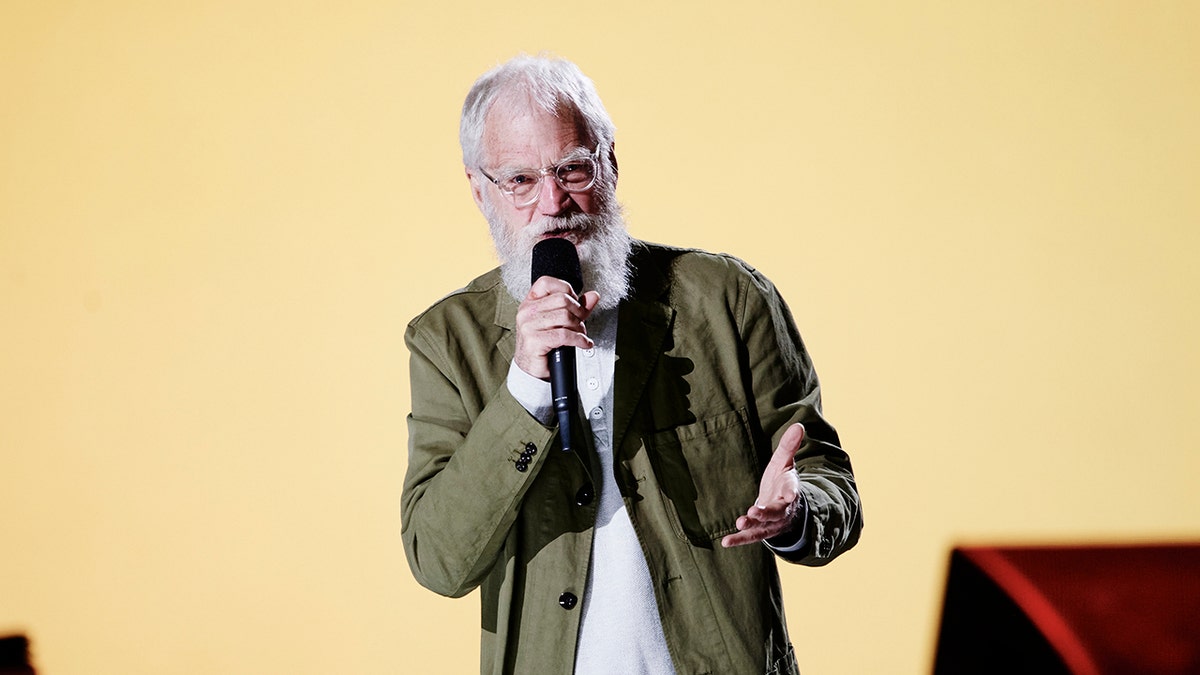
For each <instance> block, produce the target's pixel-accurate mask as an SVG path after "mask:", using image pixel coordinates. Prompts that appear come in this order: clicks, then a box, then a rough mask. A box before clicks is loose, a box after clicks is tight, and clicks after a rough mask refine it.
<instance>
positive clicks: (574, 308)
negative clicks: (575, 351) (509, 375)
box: [513, 277, 600, 380]
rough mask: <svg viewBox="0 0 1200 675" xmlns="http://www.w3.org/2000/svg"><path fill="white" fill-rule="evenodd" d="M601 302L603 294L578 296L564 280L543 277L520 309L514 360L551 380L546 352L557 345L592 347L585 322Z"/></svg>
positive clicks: (534, 285)
mask: <svg viewBox="0 0 1200 675" xmlns="http://www.w3.org/2000/svg"><path fill="white" fill-rule="evenodd" d="M599 301H600V294H598V293H596V291H587V292H586V293H584V294H583V295H582V296H580V297H579V298H578V299H576V297H575V293H574V291H572V290H571V285H570V284H568V283H567V282H565V281H563V280H562V279H555V278H554V277H542V278H540V279H538V280H537V281H535V282H534V283H533V286H532V287H531V288H530V289H529V295H527V296H525V299H524V300H522V301H521V306H520V307H519V308H518V309H517V351H516V353H515V354H514V355H513V361H516V363H517V366H518V367H520V369H521V370H523V371H525V372H527V373H529V374H530V375H532V376H534V377H536V378H540V379H542V380H548V379H550V369H549V368H548V367H547V365H546V355H547V354H549V353H550V350H552V349H554V348H556V347H579V348H580V349H588V348H590V347H592V346H593V343H592V339H591V338H589V337H588V336H587V329H586V328H584V325H583V322H584V320H586V319H587V318H588V316H590V315H591V313H592V310H593V309H595V308H596V303H597V302H599Z"/></svg>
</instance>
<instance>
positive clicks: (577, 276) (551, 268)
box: [529, 237, 583, 295]
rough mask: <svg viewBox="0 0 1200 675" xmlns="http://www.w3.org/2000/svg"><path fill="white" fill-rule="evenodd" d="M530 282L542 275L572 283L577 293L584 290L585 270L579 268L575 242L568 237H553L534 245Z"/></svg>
mask: <svg viewBox="0 0 1200 675" xmlns="http://www.w3.org/2000/svg"><path fill="white" fill-rule="evenodd" d="M529 276H530V279H529V283H533V282H535V281H537V280H538V279H541V278H542V277H554V278H555V279H562V280H563V281H565V282H567V283H568V284H571V288H572V289H574V291H575V294H576V295H579V294H580V293H582V292H583V270H581V269H580V268H579V253H578V252H577V251H576V250H575V244H572V243H571V242H570V241H567V240H566V239H561V238H558V237H551V238H550V239H543V240H541V241H539V242H538V243H537V244H534V246H533V264H532V265H531V266H530V274H529Z"/></svg>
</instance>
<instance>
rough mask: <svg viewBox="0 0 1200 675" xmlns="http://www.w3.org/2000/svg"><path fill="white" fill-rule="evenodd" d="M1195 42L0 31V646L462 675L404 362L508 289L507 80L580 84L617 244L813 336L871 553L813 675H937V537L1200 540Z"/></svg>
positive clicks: (683, 30) (1012, 34) (695, 25)
mask: <svg viewBox="0 0 1200 675" xmlns="http://www.w3.org/2000/svg"><path fill="white" fill-rule="evenodd" d="M567 4H568V5H569V4H570V3H567ZM335 5H336V8H334V6H335ZM1197 35H1200V5H1198V4H1196V3H1191V2H1133V1H1129V2H1091V3H1075V2H993V3H985V2H977V3H975V2H910V3H892V2H861V3H815V2H814V3H808V2H805V3H793V2H746V3H741V4H738V3H728V2H707V1H706V2H691V3H682V2H681V3H675V4H667V3H658V2H653V1H646V0H636V1H634V0H620V1H616V2H606V3H599V4H596V3H590V4H585V5H581V6H578V8H569V7H566V6H564V5H563V3H557V4H555V3H550V4H533V5H529V4H512V3H500V2H492V3H475V2H462V1H461V0H449V1H446V2H433V3H426V2H422V3H416V2H382V1H368V0H343V1H342V2H338V3H327V2H312V1H300V2H296V1H289V2H282V1H280V2H265V1H234V0H229V1H227V2H218V1H216V0H195V1H193V2H187V3H184V2H171V3H167V2H151V1H148V0H147V1H144V2H132V1H129V2H118V1H108V2H101V1H97V2H68V1H66V0H59V1H50V0H2V2H0V453H2V455H0V541H2V542H3V544H2V546H0V633H3V632H13V631H23V632H27V633H28V634H29V635H30V636H31V638H32V639H33V641H34V649H35V658H36V664H37V665H38V666H39V668H40V672H43V673H46V674H47V675H76V674H79V675H104V674H109V673H111V674H116V675H152V674H153V675H158V674H161V673H173V674H174V673H180V674H193V673H194V674H205V675H208V674H211V673H222V674H240V673H246V674H260V673H281V674H282V673H287V674H309V673H312V674H317V673H321V674H325V673H356V674H374V673H402V672H403V673H425V672H431V673H432V672H453V673H458V672H461V673H466V672H472V671H473V670H475V669H476V659H477V654H478V647H477V627H478V619H477V600H476V599H475V598H474V596H471V597H469V598H468V599H464V600H457V601H455V600H447V599H443V598H439V597H437V596H434V595H433V594H431V593H428V592H426V591H424V590H423V589H421V588H419V587H418V586H417V585H416V583H415V582H414V581H413V580H412V578H411V577H410V575H409V573H408V570H407V567H406V564H405V562H404V559H403V554H402V551H401V546H400V540H399V536H398V526H399V521H398V501H399V492H400V484H401V477H402V475H403V472H404V468H405V447H406V431H405V427H404V415H405V414H406V412H407V410H408V406H409V394H408V383H407V354H406V352H405V350H404V347H403V344H402V334H403V329H404V326H405V324H406V322H407V320H408V319H409V318H411V317H412V316H413V315H415V314H416V313H417V312H419V311H420V310H422V309H423V308H424V307H426V306H427V305H428V304H430V303H431V302H432V301H433V300H435V299H436V298H438V297H439V296H441V295H442V294H444V293H446V292H448V291H450V290H452V289H454V288H457V287H459V286H461V285H462V284H464V283H465V282H466V281H467V280H468V279H470V278H471V277H472V276H474V275H475V274H477V273H479V272H481V271H483V270H485V269H487V268H489V267H490V266H492V265H493V257H492V253H491V248H490V242H489V240H488V237H487V234H486V229H485V227H484V225H483V222H482V220H481V218H480V217H479V215H478V214H477V212H476V211H475V207H474V205H473V203H472V201H471V199H470V196H469V193H468V187H467V183H466V181H465V179H464V178H463V176H462V168H461V165H460V162H459V159H458V157H459V155H458V147H457V137H456V133H457V121H458V108H459V105H460V103H461V100H462V97H463V95H464V93H465V91H466V89H467V87H468V86H469V85H470V83H471V81H472V80H473V79H474V78H475V77H476V76H477V75H478V74H479V73H481V72H482V71H483V70H485V69H486V68H488V67H490V66H491V65H493V64H494V63H496V62H497V61H499V60H502V59H504V58H507V57H508V56H511V55H513V54H515V53H517V52H520V51H531V52H536V51H539V50H551V51H553V52H556V53H559V54H563V55H565V56H568V57H570V58H572V59H574V60H575V61H577V62H578V63H579V64H580V66H581V67H582V68H583V69H584V71H585V72H587V73H589V74H590V75H591V76H592V78H593V79H594V80H595V81H596V84H597V86H598V87H599V89H600V92H601V94H602V96H603V97H604V99H605V101H606V103H607V105H608V107H609V110H610V112H611V114H612V116H613V118H614V120H615V121H616V124H617V127H618V132H617V139H618V140H617V150H618V153H619V156H620V161H621V169H622V173H621V185H620V188H619V190H618V194H619V196H620V197H621V198H622V199H623V201H624V202H625V204H626V206H627V209H628V215H629V220H630V223H631V229H632V231H633V232H634V234H635V235H637V236H640V237H642V238H645V239H649V240H653V241H661V242H667V243H673V244H680V245H691V246H699V247H703V248H707V249H712V250H720V251H728V252H732V253H735V254H737V255H739V256H740V257H742V258H744V259H746V260H748V261H750V262H751V263H753V264H754V265H756V266H757V267H759V268H760V269H761V270H763V271H764V272H765V273H766V274H767V275H768V276H770V277H771V278H772V279H773V280H774V281H775V282H776V283H777V285H778V286H779V287H780V288H781V289H782V290H783V293H784V295H785V296H786V297H787V298H788V300H789V302H790V304H791V307H792V309H793V311H794V313H795V315H796V317H797V321H798V322H799V324H800V327H801V330H802V332H803V333H804V336H805V339H806V341H807V342H808V345H809V348H810V350H811V352H812V355H813V357H814V359H815V360H816V363H817V366H818V369H819V371H820V373H821V376H822V381H823V383H824V386H825V403H826V412H827V413H828V416H829V417H830V418H831V419H832V420H833V422H834V423H835V424H836V425H837V426H838V428H839V430H840V431H841V432H842V436H843V440H844V443H845V445H846V447H847V448H848V449H849V450H850V451H851V453H852V456H853V457H854V460H855V466H856V468H857V471H858V474H859V477H860V487H861V490H862V493H863V496H864V499H865V513H866V521H867V527H866V530H865V533H864V537H863V540H862V543H861V544H860V545H859V547H858V548H857V549H855V550H854V551H852V552H850V553H849V554H847V555H846V556H845V557H844V558H843V559H841V560H839V561H838V562H837V563H835V564H834V565H832V566H830V567H828V568H824V569H819V570H811V569H802V568H788V569H786V570H784V571H783V578H784V586H785V595H786V600H787V603H788V605H787V606H788V612H789V614H788V616H789V621H790V624H791V631H792V635H793V639H794V641H795V642H796V643H797V647H798V649H799V653H800V662H801V666H802V668H803V669H804V671H805V672H806V673H810V674H815V675H833V674H838V673H841V674H847V675H851V674H854V675H857V674H862V673H879V674H881V675H891V674H896V673H899V674H907V673H913V674H915V673H923V672H927V671H928V667H929V664H930V661H931V652H932V647H933V641H934V630H935V627H936V623H937V618H938V611H939V609H940V603H941V584H942V581H943V578H944V574H945V564H946V559H947V553H948V549H949V547H950V546H951V545H953V544H954V543H959V542H976V543H978V542H1021V543H1026V542H1061V541H1070V542H1096V541H1119V542H1127V541H1158V540H1180V539H1189V540H1194V539H1197V538H1200V490H1198V489H1197V485H1200V481H1198V480H1197V476H1198V475H1200V461H1198V460H1197V449H1198V447H1200V443H1198V441H1200V431H1198V425H1197V417H1198V415H1197V412H1198V411H1200V385H1198V384H1197V381H1198V380H1200V354H1198V352H1200V350H1198V349H1197V345H1200V312H1198V311H1197V306H1198V304H1200V303H1198V300H1200V297H1198V296H1200V272H1198V271H1197V266H1196V265H1195V263H1194V260H1195V258H1196V257H1197V255H1198V254H1200V234H1198V231H1200V228H1198V227H1197V226H1198V225H1200V198H1198V197H1197V187H1198V186H1200V160H1198V158H1200V131H1198V130H1200V124H1198V123H1197V120H1200V47H1198V45H1200V41H1197V40H1196V36H1197ZM480 488H481V489H486V486H480Z"/></svg>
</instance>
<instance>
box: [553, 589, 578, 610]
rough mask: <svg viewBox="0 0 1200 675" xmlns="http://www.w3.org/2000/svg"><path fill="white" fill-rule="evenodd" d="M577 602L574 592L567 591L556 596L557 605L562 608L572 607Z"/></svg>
mask: <svg viewBox="0 0 1200 675" xmlns="http://www.w3.org/2000/svg"><path fill="white" fill-rule="evenodd" d="M578 602H579V598H577V597H575V594H574V593H569V592H567V593H563V594H562V595H560V596H558V606H559V607H562V608H563V609H574V608H575V605H576V603H578Z"/></svg>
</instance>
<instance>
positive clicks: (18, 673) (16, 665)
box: [0, 635, 34, 675]
mask: <svg viewBox="0 0 1200 675" xmlns="http://www.w3.org/2000/svg"><path fill="white" fill-rule="evenodd" d="M0 675H34V670H33V666H32V665H30V663H29V639H28V638H26V637H25V636H24V635H9V636H5V637H0Z"/></svg>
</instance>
